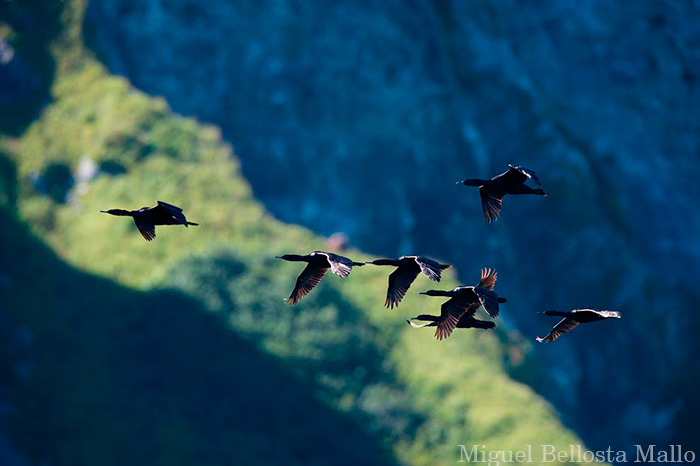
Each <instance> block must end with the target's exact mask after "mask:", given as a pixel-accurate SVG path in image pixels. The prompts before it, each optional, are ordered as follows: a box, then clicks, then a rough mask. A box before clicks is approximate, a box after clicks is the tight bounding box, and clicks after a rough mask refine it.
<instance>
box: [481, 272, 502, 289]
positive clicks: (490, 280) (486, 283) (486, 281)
mask: <svg viewBox="0 0 700 466" xmlns="http://www.w3.org/2000/svg"><path fill="white" fill-rule="evenodd" d="M497 277H498V274H496V270H495V269H486V268H483V269H481V279H480V280H479V284H478V285H476V286H477V287H479V288H486V289H487V290H493V287H494V286H495V285H496V278H497Z"/></svg>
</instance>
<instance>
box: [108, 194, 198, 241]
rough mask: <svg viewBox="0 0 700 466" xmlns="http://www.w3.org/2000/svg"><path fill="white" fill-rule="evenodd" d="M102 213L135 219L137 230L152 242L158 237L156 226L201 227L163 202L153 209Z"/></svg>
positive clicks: (179, 210) (176, 208)
mask: <svg viewBox="0 0 700 466" xmlns="http://www.w3.org/2000/svg"><path fill="white" fill-rule="evenodd" d="M100 212H102V213H103V214H111V215H117V216H122V217H133V218H134V223H135V224H136V228H138V229H139V232H140V233H141V236H143V237H144V239H145V240H146V241H152V240H153V239H154V238H155V237H156V225H185V226H188V225H195V226H197V225H199V224H198V223H193V222H188V221H187V219H186V218H185V215H184V214H183V213H182V209H181V208H179V207H177V206H174V205H172V204H168V203H167V202H163V201H158V204H157V205H155V206H153V207H142V208H140V209H139V210H124V209H110V210H102V211H100Z"/></svg>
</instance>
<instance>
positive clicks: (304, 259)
mask: <svg viewBox="0 0 700 466" xmlns="http://www.w3.org/2000/svg"><path fill="white" fill-rule="evenodd" d="M279 258H280V259H284V260H286V261H292V262H309V257H308V256H300V255H298V254H285V255H283V256H279Z"/></svg>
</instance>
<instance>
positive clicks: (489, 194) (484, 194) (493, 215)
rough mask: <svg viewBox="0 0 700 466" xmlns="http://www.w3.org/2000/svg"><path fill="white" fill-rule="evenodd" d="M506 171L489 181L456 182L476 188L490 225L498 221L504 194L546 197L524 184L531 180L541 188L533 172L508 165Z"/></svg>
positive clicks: (472, 179) (538, 190) (542, 191)
mask: <svg viewBox="0 0 700 466" xmlns="http://www.w3.org/2000/svg"><path fill="white" fill-rule="evenodd" d="M508 167H509V168H508V171H506V172H504V173H501V174H500V175H497V176H494V177H493V178H491V179H490V180H481V179H478V178H471V179H466V180H463V181H458V182H457V184H463V185H465V186H477V187H478V188H479V194H480V195H481V208H482V209H483V211H484V217H486V220H487V221H488V222H489V223H491V222H493V221H495V220H497V219H498V216H499V214H500V213H501V203H502V202H503V196H505V195H506V194H537V195H538V196H546V195H547V193H546V192H544V190H542V189H539V188H531V187H530V186H528V185H526V184H525V181H527V180H528V179H531V180H533V181H534V182H535V183H537V184H538V185H540V186H541V183H540V180H539V179H538V178H537V175H535V172H534V171H532V170H528V169H527V168H523V167H519V166H515V165H508Z"/></svg>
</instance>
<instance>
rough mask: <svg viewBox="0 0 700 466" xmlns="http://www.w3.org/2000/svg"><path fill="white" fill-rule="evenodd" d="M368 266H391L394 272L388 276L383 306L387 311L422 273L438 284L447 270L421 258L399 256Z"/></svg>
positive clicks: (376, 261) (436, 263) (445, 265)
mask: <svg viewBox="0 0 700 466" xmlns="http://www.w3.org/2000/svg"><path fill="white" fill-rule="evenodd" d="M367 263H368V264H374V265H393V266H394V267H396V270H394V271H393V272H391V274H389V288H388V290H387V293H386V302H385V303H384V305H385V306H386V307H388V308H389V309H393V308H394V306H397V307H398V305H399V303H400V302H401V300H402V299H403V297H404V296H406V292H407V291H408V288H409V287H410V286H411V283H413V281H414V280H415V279H416V278H418V275H419V274H420V273H423V275H425V276H426V277H428V278H429V279H431V280H433V281H436V282H439V281H440V274H441V272H442V271H443V270H445V269H449V268H450V267H451V266H450V265H448V264H441V263H439V262H437V261H434V260H432V259H428V258H427V257H423V256H401V257H399V258H398V259H376V260H373V261H371V262H367Z"/></svg>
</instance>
